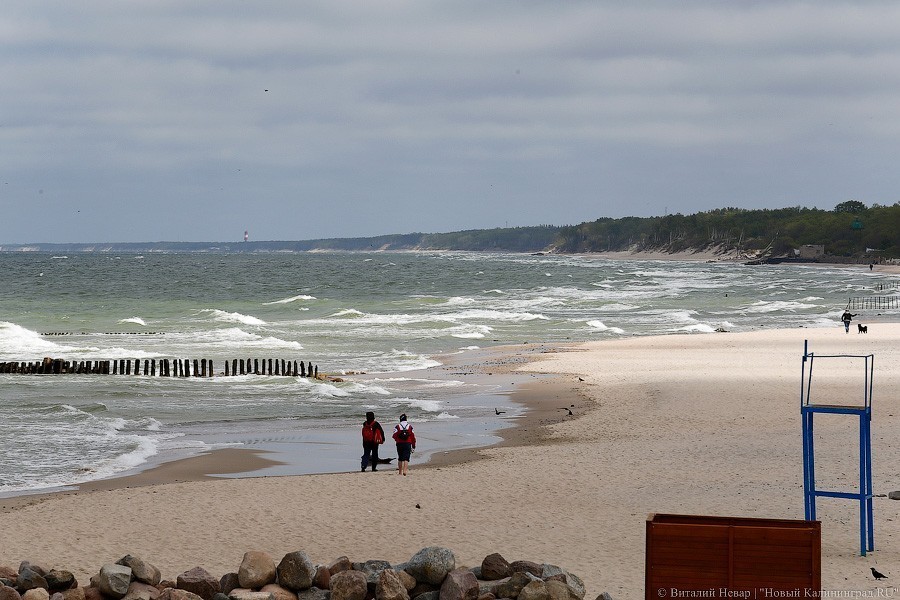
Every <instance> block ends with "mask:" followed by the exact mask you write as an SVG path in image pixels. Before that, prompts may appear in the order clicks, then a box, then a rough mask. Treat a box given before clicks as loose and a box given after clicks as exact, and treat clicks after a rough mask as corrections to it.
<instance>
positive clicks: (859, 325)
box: [856, 323, 869, 333]
mask: <svg viewBox="0 0 900 600" xmlns="http://www.w3.org/2000/svg"><path fill="white" fill-rule="evenodd" d="M856 328H857V329H858V331H857V332H856V333H869V326H868V325H863V324H862V323H857V324H856Z"/></svg>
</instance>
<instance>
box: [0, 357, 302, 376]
mask: <svg viewBox="0 0 900 600" xmlns="http://www.w3.org/2000/svg"><path fill="white" fill-rule="evenodd" d="M0 374H16V375H144V376H148V377H213V376H214V375H216V374H219V375H224V376H225V377H233V376H235V375H280V376H285V377H311V378H318V377H319V366H318V365H314V364H313V363H312V362H304V361H302V360H296V359H284V358H262V359H260V358H234V359H230V360H225V361H224V364H223V365H222V368H221V369H219V370H217V369H216V366H215V364H214V363H213V361H212V360H211V359H206V358H194V359H190V358H185V359H178V358H171V359H170V358H160V359H155V358H145V359H143V360H142V359H139V358H135V359H124V358H123V359H118V360H82V361H74V360H72V361H70V360H65V359H62V358H50V357H45V358H44V359H43V360H37V361H8V362H0Z"/></svg>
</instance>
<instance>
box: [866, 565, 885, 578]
mask: <svg viewBox="0 0 900 600" xmlns="http://www.w3.org/2000/svg"><path fill="white" fill-rule="evenodd" d="M869 568H870V569H871V570H872V577H874V578H875V579H887V575H885V574H884V573H879V572H878V571H876V570H875V567H869Z"/></svg>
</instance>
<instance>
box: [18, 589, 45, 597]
mask: <svg viewBox="0 0 900 600" xmlns="http://www.w3.org/2000/svg"><path fill="white" fill-rule="evenodd" d="M22 600H50V592H48V591H47V590H45V589H44V588H33V589H30V590H28V591H27V592H25V593H24V594H22Z"/></svg>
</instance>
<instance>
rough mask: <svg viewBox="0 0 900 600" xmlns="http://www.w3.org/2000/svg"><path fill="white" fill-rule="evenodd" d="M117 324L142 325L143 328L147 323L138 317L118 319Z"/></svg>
mask: <svg viewBox="0 0 900 600" xmlns="http://www.w3.org/2000/svg"><path fill="white" fill-rule="evenodd" d="M119 323H135V324H136V325H144V326H146V325H147V323H145V322H144V320H143V319H142V318H140V317H129V318H127V319H119Z"/></svg>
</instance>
